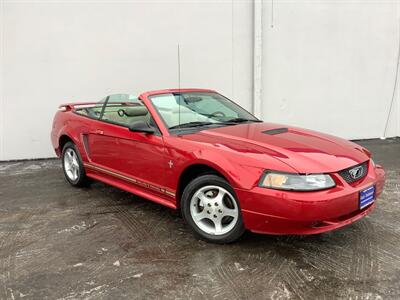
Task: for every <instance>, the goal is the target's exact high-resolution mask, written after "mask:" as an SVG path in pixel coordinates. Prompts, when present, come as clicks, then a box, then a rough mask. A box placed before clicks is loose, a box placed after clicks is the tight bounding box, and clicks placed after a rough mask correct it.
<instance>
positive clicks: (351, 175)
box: [338, 161, 368, 183]
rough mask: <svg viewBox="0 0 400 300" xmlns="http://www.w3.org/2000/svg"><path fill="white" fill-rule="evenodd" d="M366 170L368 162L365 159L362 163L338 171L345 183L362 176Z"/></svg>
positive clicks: (365, 173)
mask: <svg viewBox="0 0 400 300" xmlns="http://www.w3.org/2000/svg"><path fill="white" fill-rule="evenodd" d="M367 172H368V162H367V161H366V162H364V163H362V164H359V165H356V166H352V167H350V168H347V169H344V170H342V171H339V172H338V173H339V175H340V176H342V178H343V179H344V180H346V182H347V183H353V182H356V181H358V180H360V179H362V178H364V177H365V175H367Z"/></svg>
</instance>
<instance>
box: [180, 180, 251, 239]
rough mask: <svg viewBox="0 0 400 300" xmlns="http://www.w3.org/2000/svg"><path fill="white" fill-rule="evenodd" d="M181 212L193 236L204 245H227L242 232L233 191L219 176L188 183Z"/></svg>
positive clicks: (237, 205) (238, 209) (237, 204)
mask: <svg viewBox="0 0 400 300" xmlns="http://www.w3.org/2000/svg"><path fill="white" fill-rule="evenodd" d="M181 210H182V215H183V218H184V219H185V221H186V223H187V224H188V225H189V226H190V228H191V229H192V230H193V231H194V233H195V234H196V235H197V236H198V237H200V238H201V239H203V240H206V241H208V242H213V243H220V244H223V243H231V242H234V241H236V240H237V239H239V238H240V237H241V236H242V234H243V233H244V230H245V229H244V227H243V221H242V216H241V213H240V207H239V202H238V201H237V197H236V195H235V191H234V190H233V188H232V187H231V186H230V185H229V183H228V182H227V181H226V180H224V179H223V178H221V177H219V176H216V175H203V176H200V177H198V178H196V179H194V180H193V181H191V182H190V183H189V184H188V185H187V187H186V188H185V190H184V191H183V195H182V205H181Z"/></svg>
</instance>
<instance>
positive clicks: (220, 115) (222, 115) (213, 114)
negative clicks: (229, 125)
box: [210, 111, 226, 117]
mask: <svg viewBox="0 0 400 300" xmlns="http://www.w3.org/2000/svg"><path fill="white" fill-rule="evenodd" d="M210 117H226V115H225V114H224V113H223V112H222V111H215V112H213V113H212V114H211V115H210Z"/></svg>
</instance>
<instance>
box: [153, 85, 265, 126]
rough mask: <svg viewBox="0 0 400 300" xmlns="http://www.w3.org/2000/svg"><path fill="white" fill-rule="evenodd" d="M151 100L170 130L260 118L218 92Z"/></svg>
mask: <svg viewBox="0 0 400 300" xmlns="http://www.w3.org/2000/svg"><path fill="white" fill-rule="evenodd" d="M150 100H151V102H152V103H153V106H154V107H155V108H156V109H157V111H158V113H159V114H160V116H161V118H162V119H163V121H164V123H165V124H166V126H167V127H168V128H169V129H177V128H185V127H194V125H196V126H201V125H204V126H209V125H218V124H220V125H226V124H235V123H239V122H257V121H259V120H258V119H257V118H256V117H254V116H253V115H251V114H250V113H249V112H247V111H245V110H244V109H243V108H241V107H240V106H238V105H237V104H235V103H233V102H232V101H230V100H229V99H227V98H225V97H223V96H221V95H220V94H217V93H203V92H189V93H169V94H160V95H154V96H152V97H150Z"/></svg>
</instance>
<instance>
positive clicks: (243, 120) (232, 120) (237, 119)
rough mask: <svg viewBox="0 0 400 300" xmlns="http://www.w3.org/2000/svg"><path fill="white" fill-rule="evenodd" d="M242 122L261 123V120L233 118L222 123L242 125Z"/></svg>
mask: <svg viewBox="0 0 400 300" xmlns="http://www.w3.org/2000/svg"><path fill="white" fill-rule="evenodd" d="M244 122H262V121H261V120H257V119H255V120H250V119H245V118H233V119H229V120H226V121H224V123H244Z"/></svg>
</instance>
